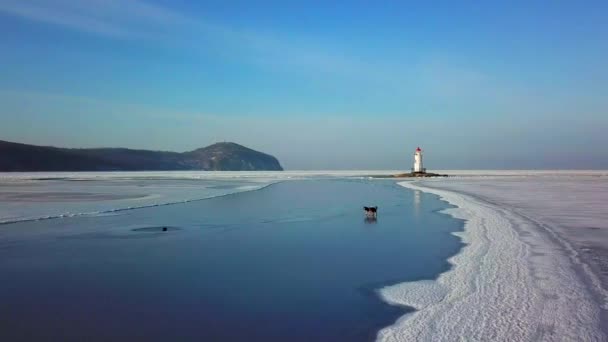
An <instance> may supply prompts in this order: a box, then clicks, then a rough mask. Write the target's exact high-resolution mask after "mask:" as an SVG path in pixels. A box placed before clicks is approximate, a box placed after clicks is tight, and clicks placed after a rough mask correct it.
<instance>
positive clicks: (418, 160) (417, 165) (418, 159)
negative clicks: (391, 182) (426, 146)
mask: <svg viewBox="0 0 608 342" xmlns="http://www.w3.org/2000/svg"><path fill="white" fill-rule="evenodd" d="M413 171H414V172H426V170H425V169H424V167H422V149H420V147H418V148H417V149H416V152H415V153H414V170H413Z"/></svg>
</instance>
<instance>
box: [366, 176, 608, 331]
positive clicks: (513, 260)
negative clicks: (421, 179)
mask: <svg viewBox="0 0 608 342" xmlns="http://www.w3.org/2000/svg"><path fill="white" fill-rule="evenodd" d="M399 184H400V185H402V186H404V187H407V188H410V189H416V190H421V191H425V192H429V193H434V194H437V195H439V196H440V197H441V198H442V199H444V200H446V201H448V202H450V203H451V204H453V205H455V206H457V208H454V209H448V210H446V211H445V212H446V213H447V214H450V215H452V216H454V217H456V218H460V219H464V220H466V223H465V229H464V232H463V233H456V234H457V235H459V236H460V237H461V238H462V240H463V241H464V242H465V243H466V244H467V246H465V247H464V248H463V249H462V251H461V252H460V253H459V254H457V255H456V256H454V257H452V258H451V259H450V262H451V263H452V264H453V267H452V269H451V270H450V271H448V272H445V273H443V274H441V275H440V276H439V278H438V279H437V280H436V281H421V282H410V283H403V284H398V285H394V286H390V287H386V288H383V289H381V290H380V295H381V296H382V297H383V298H384V300H386V301H387V302H388V303H391V304H394V305H404V306H410V307H413V308H415V309H417V311H415V312H414V313H411V314H408V315H405V316H404V317H402V318H400V319H399V320H398V321H397V322H395V324H394V325H392V326H390V327H387V328H385V329H383V330H381V331H380V332H379V333H378V336H377V337H378V340H379V341H454V340H472V341H537V340H550V341H551V340H555V341H599V340H604V336H603V335H602V332H601V330H600V329H599V325H600V323H599V322H600V319H599V307H598V305H596V304H595V302H594V300H593V297H592V295H591V294H590V292H589V289H588V287H586V285H585V283H583V281H582V280H581V279H580V278H579V277H578V276H577V273H576V272H575V269H574V267H573V264H572V262H571V260H570V259H569V256H568V252H567V251H566V250H564V249H563V248H562V247H560V246H559V245H558V244H555V243H554V242H553V241H552V240H551V238H550V237H549V236H547V234H545V233H544V232H543V231H542V229H539V227H538V226H536V224H535V223H533V222H532V221H530V220H528V219H526V218H525V217H523V216H521V215H518V214H516V213H514V212H512V211H509V210H506V209H503V208H501V207H498V206H495V205H493V204H490V203H488V202H484V201H481V200H478V199H476V198H474V197H470V196H467V195H463V194H459V193H456V192H450V191H445V190H440V189H437V188H436V187H433V188H428V187H424V186H420V185H416V184H419V183H411V182H402V183H399ZM433 184H437V185H438V186H440V185H439V184H440V183H439V182H437V183H433Z"/></svg>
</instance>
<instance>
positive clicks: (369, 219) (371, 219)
mask: <svg viewBox="0 0 608 342" xmlns="http://www.w3.org/2000/svg"><path fill="white" fill-rule="evenodd" d="M364 221H365V223H367V224H375V223H377V221H378V218H376V217H369V216H366V217H365V220H364Z"/></svg>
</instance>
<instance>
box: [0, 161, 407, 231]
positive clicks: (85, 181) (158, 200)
mask: <svg viewBox="0 0 608 342" xmlns="http://www.w3.org/2000/svg"><path fill="white" fill-rule="evenodd" d="M397 172H398V171H287V172H277V171H259V172H258V171H254V172H229V171H228V172H209V171H169V172H23V173H19V172H6V173H0V224H1V223H11V222H18V221H24V220H36V219H46V218H56V217H64V216H78V215H97V214H104V213H109V212H116V211H121V210H127V209H132V208H142V207H149V206H158V205H167V204H174V203H180V202H188V201H195V200H201V199H206V198H211V197H216V196H222V195H227V194H232V193H236V192H242V191H250V190H257V189H260V188H262V187H264V186H267V185H269V184H272V183H275V182H278V181H284V180H289V179H303V178H326V177H363V176H366V175H370V174H374V175H376V174H395V173H397Z"/></svg>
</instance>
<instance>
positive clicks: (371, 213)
mask: <svg viewBox="0 0 608 342" xmlns="http://www.w3.org/2000/svg"><path fill="white" fill-rule="evenodd" d="M363 210H365V216H367V217H376V216H378V207H363Z"/></svg>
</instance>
